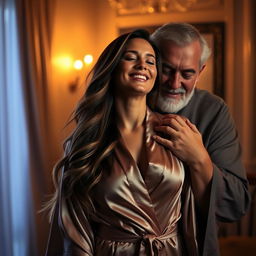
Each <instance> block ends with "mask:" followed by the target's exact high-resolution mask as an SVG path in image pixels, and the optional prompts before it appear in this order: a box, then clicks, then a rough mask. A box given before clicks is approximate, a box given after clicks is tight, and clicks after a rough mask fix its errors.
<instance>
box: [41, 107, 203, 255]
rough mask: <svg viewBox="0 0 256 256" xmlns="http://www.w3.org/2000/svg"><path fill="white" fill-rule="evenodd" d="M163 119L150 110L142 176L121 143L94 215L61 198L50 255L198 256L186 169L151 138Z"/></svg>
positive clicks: (97, 197) (97, 195)
mask: <svg viewBox="0 0 256 256" xmlns="http://www.w3.org/2000/svg"><path fill="white" fill-rule="evenodd" d="M160 117H161V115H160V114H156V113H153V112H151V111H150V110H149V109H148V110H147V115H146V131H145V143H146V148H147V159H148V169H147V171H146V172H145V174H144V175H142V174H141V172H140V170H139V168H138V166H137V164H136V162H135V161H134V159H133V158H132V156H131V154H130V153H129V151H128V150H127V148H126V147H125V144H124V142H123V141H122V139H121V138H120V140H119V141H118V143H117V145H116V148H115V150H114V157H113V164H112V167H111V170H105V172H104V174H103V177H102V179H101V181H100V183H98V184H97V185H96V187H95V188H94V189H93V193H92V200H93V202H94V206H95V209H96V210H95V212H94V213H93V214H91V215H90V216H89V217H88V216H86V215H85V214H84V212H83V210H82V209H81V207H79V203H78V202H76V201H75V200H65V199H64V198H62V197H61V195H60V201H59V204H58V205H57V208H56V212H55V217H54V220H53V223H52V228H51V235H50V239H49V243H48V250H47V253H46V255H48V256H49V255H79V256H82V255H83V256H84V255H95V256H96V255H101V256H105V255H106V256H111V255H117V256H119V255H120V256H121V255H122V256H125V255H126V256H134V255H141V256H143V255H145V256H150V255H168V256H169V255H171V256H176V255H198V248H197V241H196V225H195V222H196V220H195V213H194V200H193V198H192V196H193V195H192V193H191V189H190V186H189V185H188V186H187V184H186V183H185V184H184V180H185V171H184V166H183V164H182V163H181V161H179V160H178V159H177V158H176V157H175V156H174V155H173V154H172V153H171V152H170V151H169V150H167V149H166V148H164V147H163V146H161V145H159V144H158V143H156V142H155V141H154V139H153V138H152V136H153V134H154V129H153V127H154V125H155V124H156V123H157V122H158V121H159V118H160ZM182 190H183V191H182ZM184 191H185V194H184ZM182 194H183V196H182ZM184 195H185V197H184ZM182 198H184V200H183V199H182ZM184 208H185V209H186V211H185V212H184ZM181 221H182V223H180V222H181Z"/></svg>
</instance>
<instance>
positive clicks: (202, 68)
mask: <svg viewBox="0 0 256 256" xmlns="http://www.w3.org/2000/svg"><path fill="white" fill-rule="evenodd" d="M205 66H206V64H204V65H203V66H202V67H201V69H200V70H199V74H201V72H202V71H203V70H204V68H205Z"/></svg>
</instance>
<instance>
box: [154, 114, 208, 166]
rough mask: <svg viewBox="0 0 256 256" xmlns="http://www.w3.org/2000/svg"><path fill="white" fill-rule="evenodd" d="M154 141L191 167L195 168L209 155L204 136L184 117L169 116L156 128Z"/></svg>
mask: <svg viewBox="0 0 256 256" xmlns="http://www.w3.org/2000/svg"><path fill="white" fill-rule="evenodd" d="M155 131H157V132H160V133H161V134H162V136H160V135H159V133H158V135H156V136H154V139H155V140H156V141H157V142H158V143H160V144H162V145H164V146H165V147H167V148H168V149H170V150H171V151H172V152H173V153H174V154H175V155H176V156H177V157H178V158H179V159H181V160H182V161H184V162H186V163H187V164H188V165H189V166H194V165H195V164H197V163H198V162H200V161H201V160H202V158H203V157H204V156H206V155H208V153H207V150H206V149H205V147H204V145H203V141H202V136H201V134H200V132H199V131H198V130H197V128H196V126H195V125H194V124H192V123H191V122H190V121H189V120H188V119H186V118H185V117H182V116H178V115H174V114H168V115H165V116H164V118H163V119H162V122H161V123H160V124H159V125H158V126H156V127H155Z"/></svg>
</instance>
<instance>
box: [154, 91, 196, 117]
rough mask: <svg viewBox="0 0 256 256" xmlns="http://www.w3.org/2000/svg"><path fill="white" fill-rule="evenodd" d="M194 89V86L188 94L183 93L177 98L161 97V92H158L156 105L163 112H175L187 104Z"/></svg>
mask: <svg viewBox="0 0 256 256" xmlns="http://www.w3.org/2000/svg"><path fill="white" fill-rule="evenodd" d="M194 91H195V87H194V88H193V90H192V91H191V93H190V94H189V95H186V94H183V95H182V96H181V99H179V100H175V99H171V98H168V97H163V96H162V95H161V93H159V95H158V100H157V104H156V106H157V108H159V109H160V110H161V111H162V112H164V113H177V112H178V111H180V110H181V109H182V108H184V107H185V106H187V104H188V103H189V101H190V100H191V98H192V96H193V95H194Z"/></svg>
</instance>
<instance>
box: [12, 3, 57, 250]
mask: <svg viewBox="0 0 256 256" xmlns="http://www.w3.org/2000/svg"><path fill="white" fill-rule="evenodd" d="M54 2H55V0H17V6H16V7H17V23H18V32H19V40H20V41H19V43H20V52H21V67H22V79H23V85H24V88H23V89H24V90H23V91H24V97H25V104H26V116H27V127H28V131H29V149H30V174H31V186H32V191H33V192H32V194H33V195H32V200H33V205H34V209H33V213H34V216H33V217H34V219H35V222H36V223H35V226H36V231H35V234H36V236H37V237H36V240H37V244H36V245H33V246H36V248H37V249H38V253H39V255H43V254H44V250H45V245H46V241H47V234H48V226H47V216H46V214H40V213H39V210H40V209H41V208H42V205H43V202H45V201H46V194H49V190H50V189H49V188H50V184H51V182H50V180H51V177H50V172H51V170H49V159H50V158H49V155H48V151H47V148H48V149H49V148H50V142H51V140H50V138H51V134H50V125H49V118H48V114H49V95H48V88H49V84H50V52H51V33H52V32H51V30H52V23H53V13H54Z"/></svg>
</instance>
